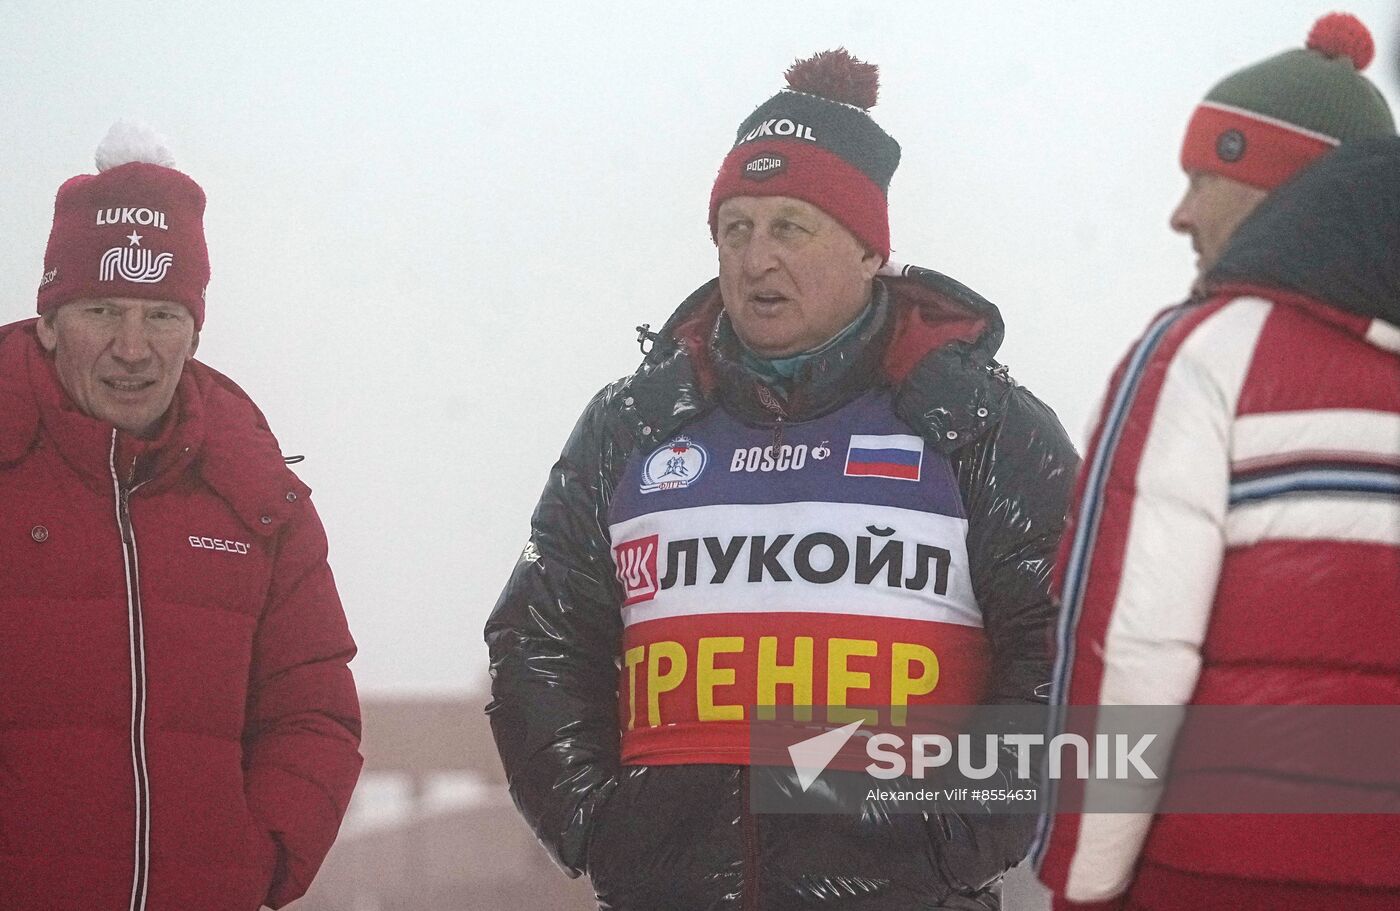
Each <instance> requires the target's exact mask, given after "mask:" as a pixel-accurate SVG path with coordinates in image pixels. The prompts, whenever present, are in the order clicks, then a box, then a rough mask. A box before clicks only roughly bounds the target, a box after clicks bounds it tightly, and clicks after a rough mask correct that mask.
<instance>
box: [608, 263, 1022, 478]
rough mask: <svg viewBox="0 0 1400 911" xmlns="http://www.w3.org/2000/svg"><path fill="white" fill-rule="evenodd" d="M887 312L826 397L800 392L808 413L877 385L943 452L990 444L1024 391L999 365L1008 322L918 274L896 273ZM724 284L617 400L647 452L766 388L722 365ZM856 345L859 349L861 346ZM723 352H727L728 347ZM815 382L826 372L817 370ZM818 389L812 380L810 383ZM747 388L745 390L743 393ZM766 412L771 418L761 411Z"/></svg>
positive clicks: (955, 287)
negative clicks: (891, 391) (1012, 400)
mask: <svg viewBox="0 0 1400 911" xmlns="http://www.w3.org/2000/svg"><path fill="white" fill-rule="evenodd" d="M877 281H879V282H880V283H881V285H882V286H883V288H884V292H885V294H886V295H887V296H888V303H887V304H886V308H887V312H886V313H885V314H884V315H883V316H882V317H881V318H880V319H878V320H872V325H871V326H870V327H867V329H866V331H863V332H862V333H861V334H860V336H859V341H860V344H859V346H858V347H859V350H858V351H851V352H847V353H846V354H845V356H844V357H843V360H842V363H841V365H840V366H841V367H844V368H845V369H838V370H835V371H834V372H833V368H832V367H831V366H830V365H829V366H828V367H827V369H826V372H827V374H828V376H829V378H823V383H830V384H831V385H830V386H829V387H824V391H823V392H822V394H821V395H820V396H813V395H812V393H810V392H807V391H804V390H803V388H802V386H801V385H799V386H798V387H797V389H796V390H795V391H794V396H797V397H799V398H798V404H799V405H801V406H802V407H803V409H804V411H803V413H802V414H801V415H800V416H798V417H796V418H794V419H802V417H808V416H814V415H815V414H820V413H822V411H820V410H814V411H807V410H806V409H819V408H823V407H825V409H826V410H830V408H831V407H833V405H832V402H833V401H834V402H835V403H836V404H837V405H839V404H841V403H843V402H845V401H849V400H850V399H851V398H853V397H854V396H855V395H858V394H860V393H861V392H864V391H865V390H866V389H869V388H871V387H873V386H876V385H888V386H893V387H895V389H896V397H895V408H896V410H897V411H898V413H899V415H900V417H901V418H903V419H904V420H905V421H906V422H908V423H909V425H910V426H911V427H913V428H914V429H915V430H917V431H918V432H919V433H920V434H921V435H923V436H924V437H925V438H926V439H927V440H929V441H930V442H931V443H932V444H933V445H934V446H936V447H937V448H938V449H940V450H941V451H943V452H951V451H953V450H955V449H958V448H960V447H962V446H966V445H968V444H970V443H973V442H975V441H976V440H978V439H980V438H981V437H982V436H983V435H984V434H985V433H986V431H987V430H988V428H990V427H991V426H993V425H994V424H995V423H996V422H997V421H998V420H999V419H1000V418H1001V414H1002V412H1003V409H1004V403H1005V401H1006V397H1007V395H1009V393H1010V390H1011V388H1012V387H1013V386H1014V385H1015V384H1014V382H1013V381H1012V380H1011V378H1010V377H1009V376H1008V375H1007V373H1006V370H1005V368H1004V367H1002V366H1001V365H1000V364H998V363H997V362H996V360H995V354H996V351H997V348H998V347H1000V345H1001V341H1002V338H1003V336H1004V331H1005V330H1004V327H1003V323H1002V319H1001V314H1000V312H999V311H998V310H997V308H996V306H995V305H994V304H992V303H991V302H990V301H988V300H987V299H986V298H984V297H982V296H981V295H980V294H977V293H976V292H975V291H972V290H971V289H970V288H967V287H966V286H965V285H963V284H961V283H959V282H957V281H954V280H953V279H951V278H949V277H947V276H946V275H943V274H941V273H938V272H935V271H933V270H932V269H922V268H919V267H917V266H900V265H895V264H888V265H886V266H885V267H884V268H883V269H881V271H880V276H879V278H878V279H877ZM722 313H723V303H722V301H721V299H720V294H719V281H718V279H712V280H711V281H709V282H707V283H706V284H704V285H702V286H701V287H700V288H699V289H697V290H696V291H695V292H694V293H693V294H691V295H690V296H689V297H688V298H686V300H685V301H684V302H682V303H681V305H680V307H679V308H677V310H676V311H675V313H674V314H672V316H671V318H670V319H669V320H667V321H666V325H665V326H663V327H662V329H661V331H660V332H659V333H658V336H657V341H656V344H655V345H654V346H653V347H652V349H651V351H650V352H648V354H647V356H646V358H645V359H644V360H643V361H642V364H641V366H640V367H638V369H637V371H636V372H635V373H633V374H632V376H630V377H628V378H627V379H626V380H624V381H623V383H622V385H621V387H620V389H619V391H618V395H617V401H618V403H619V407H620V408H621V411H622V413H623V416H624V417H625V418H626V419H627V420H628V422H629V424H630V425H631V429H632V432H633V434H634V435H635V436H636V437H637V438H638V440H640V441H641V442H643V443H644V444H659V443H660V442H663V441H665V440H666V439H669V438H670V437H671V435H673V434H674V433H675V431H676V430H678V429H679V428H680V427H681V426H683V425H684V424H687V423H689V422H691V421H693V420H695V419H696V418H698V417H699V416H701V415H702V414H704V413H705V412H707V411H708V410H710V409H711V408H713V407H715V406H716V405H717V404H719V403H720V402H721V401H723V402H724V404H725V405H726V406H727V407H731V408H734V407H736V406H735V403H736V402H738V403H740V404H739V407H741V408H745V409H746V410H745V411H743V412H741V416H744V414H746V413H747V408H746V405H745V403H746V402H748V401H750V397H751V400H752V401H757V400H758V393H757V390H755V389H753V388H752V387H753V386H757V385H761V384H759V383H758V382H757V380H756V379H754V378H753V375H752V374H751V373H749V372H748V371H746V370H743V368H742V367H739V370H740V371H742V374H737V373H734V372H733V370H732V367H734V366H737V365H736V364H729V363H726V362H725V360H724V359H717V357H716V354H717V351H716V345H715V344H712V340H713V339H714V338H715V336H716V333H717V331H718V330H719V329H720V325H721V322H722V321H721V315H722ZM853 341H854V340H853ZM719 347H720V348H721V349H722V347H723V346H722V345H720V346H719ZM808 367H809V368H810V369H811V370H812V371H813V375H814V376H816V375H818V374H820V373H821V372H822V371H821V368H820V367H817V366H816V364H815V363H814V364H812V365H808ZM809 380H810V378H809ZM735 384H737V386H736V385H735ZM758 407H759V409H761V410H760V411H759V412H758V413H759V414H762V415H765V416H767V415H771V414H773V412H772V411H771V409H769V408H767V407H764V406H763V405H762V404H761V403H760V404H759V406H758Z"/></svg>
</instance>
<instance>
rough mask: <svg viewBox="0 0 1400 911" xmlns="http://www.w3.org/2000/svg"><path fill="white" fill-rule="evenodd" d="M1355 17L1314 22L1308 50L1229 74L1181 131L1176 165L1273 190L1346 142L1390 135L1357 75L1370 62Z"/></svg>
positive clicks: (1386, 117) (1385, 117)
mask: <svg viewBox="0 0 1400 911" xmlns="http://www.w3.org/2000/svg"><path fill="white" fill-rule="evenodd" d="M1375 53H1376V48H1375V43H1374V42H1373V41H1372V40H1371V33H1370V32H1369V31H1368V30H1367V29H1366V26H1365V25H1363V24H1362V23H1361V21H1360V20H1359V19H1357V18H1356V17H1355V16H1352V15H1349V14H1347V13H1330V14H1328V15H1326V16H1323V17H1322V18H1321V19H1319V20H1317V23H1316V24H1314V25H1313V28H1312V31H1311V32H1310V33H1309V34H1308V40H1307V46H1306V47H1303V48H1298V49H1296V50H1291V51H1284V52H1283V53H1282V54H1279V55H1278V56H1276V57H1270V58H1269V59H1267V60H1264V61H1262V62H1260V63H1256V64H1255V65H1254V66H1250V67H1246V68H1245V69H1242V70H1240V71H1239V72H1237V73H1233V74H1231V75H1229V76H1227V77H1225V79H1223V80H1222V81H1221V82H1220V83H1218V84H1217V85H1216V86H1215V88H1213V89H1211V90H1210V92H1209V94H1207V95H1206V97H1205V100H1204V101H1202V102H1201V104H1200V106H1198V107H1197V108H1196V112H1195V114H1193V115H1192V117H1191V122H1190V124H1189V125H1188V126H1187V128H1186V140H1185V142H1184V143H1183V144H1182V148H1181V166H1182V168H1183V169H1185V170H1186V171H1187V172H1191V171H1206V172H1210V173H1213V174H1219V175H1221V176H1223V177H1228V178H1230V179H1231V180H1237V181H1239V182H1240V183H1245V184H1249V185H1250V186H1254V187H1259V188H1260V189H1264V190H1272V189H1273V188H1274V187H1277V186H1278V185H1279V184H1281V183H1283V182H1284V181H1286V180H1288V179H1289V178H1290V177H1292V176H1293V175H1294V174H1296V173H1297V172H1298V171H1299V170H1300V169H1302V168H1303V167H1304V166H1305V165H1307V164H1309V163H1311V162H1312V161H1314V160H1316V159H1318V158H1320V157H1322V156H1323V155H1325V154H1326V153H1327V152H1329V151H1330V150H1332V149H1333V148H1336V147H1337V146H1338V145H1341V144H1342V143H1344V142H1350V141H1352V140H1354V139H1365V138H1368V137H1372V136H1392V135H1394V134H1395V120H1394V118H1393V117H1392V116H1391V113H1390V107H1389V106H1388V105H1387V104H1386V102H1385V99H1384V98H1383V97H1381V93H1380V92H1379V91H1378V90H1377V89H1376V87H1375V86H1374V85H1373V84H1372V83H1371V82H1370V80H1368V79H1367V78H1366V77H1365V76H1362V75H1361V70H1364V69H1365V68H1366V66H1367V64H1369V63H1370V62H1371V58H1372V57H1374V56H1375Z"/></svg>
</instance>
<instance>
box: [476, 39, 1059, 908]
mask: <svg viewBox="0 0 1400 911" xmlns="http://www.w3.org/2000/svg"><path fill="white" fill-rule="evenodd" d="M787 75H788V83H789V89H786V90H784V91H781V92H779V93H778V94H777V95H775V96H774V97H773V98H771V99H770V100H769V101H767V102H765V103H764V104H763V105H761V106H760V107H759V108H758V109H757V110H755V111H754V112H753V114H751V115H750V116H749V117H748V118H747V119H746V120H745V121H744V123H743V124H742V125H741V126H740V127H739V130H738V134H737V137H736V141H735V143H734V145H733V147H732V149H731V150H730V152H729V154H728V156H727V157H726V158H725V161H724V163H723V164H722V166H721V168H720V173H719V176H718V178H717V180H716V182H715V186H714V191H713V193H712V195H711V200H710V224H711V230H712V233H713V235H714V238H715V241H716V244H717V246H718V249H719V278H718V279H717V280H715V281H711V282H709V283H707V284H706V285H704V286H703V287H701V288H700V289H699V290H698V291H696V292H695V293H694V294H693V295H691V297H690V298H689V299H687V300H686V301H685V302H684V303H683V304H682V305H681V306H680V308H679V310H677V312H676V313H675V315H673V316H672V317H671V319H670V320H669V321H668V322H667V324H666V326H665V327H664V328H663V329H662V331H661V332H660V333H659V335H658V336H657V337H656V339H655V344H654V347H653V348H652V350H651V351H650V352H649V353H648V354H647V357H646V358H645V360H644V361H643V363H642V364H641V366H640V367H639V368H638V369H637V371H636V372H635V373H634V374H632V375H631V376H630V377H627V378H626V379H624V380H621V381H620V382H618V383H615V384H613V385H611V386H609V387H607V388H606V389H604V390H603V391H601V392H600V393H599V394H598V395H597V396H596V397H595V398H594V399H593V401H592V402H591V403H590V404H589V405H588V407H587V409H586V410H585V411H584V414H583V416H582V418H581V419H580V421H579V423H578V426H577V427H576V429H575V430H574V433H573V435H572V437H571V438H570V440H569V441H568V443H567V444H566V446H565V449H564V453H563V455H562V456H561V457H560V460H559V461H558V462H557V463H556V464H555V466H554V469H553V471H552V473H551V475H550V479H549V481H548V483H547V485H546V488H545V491H544V493H543V495H542V497H541V499H540V503H539V506H538V507H537V509H536V511H535V515H534V518H533V521H532V529H531V537H530V542H529V544H528V545H527V546H526V548H525V552H524V554H523V555H522V557H521V560H520V562H519V563H518V564H517V566H516V568H515V571H514V573H513V574H512V576H511V579H510V581H509V583H508V584H507V586H506V589H505V591H504V592H503V593H502V595H501V598H500V600H499V602H498V603H497V605H496V608H495V611H494V613H493V614H492V616H491V619H490V620H489V621H488V623H487V628H486V639H487V642H488V644H489V645H490V649H491V659H492V672H493V675H494V685H493V696H494V699H493V701H492V703H491V705H490V707H489V708H488V712H489V713H490V715H491V720H492V727H493V730H494V732H495V736H496V742H497V746H498V748H499V750H500V753H501V758H502V761H503V763H504V764H505V767H506V771H507V774H508V776H509V779H510V787H511V793H512V795H513V797H514V798H515V801H516V804H517V806H518V807H519V808H520V810H521V812H522V813H523V814H524V816H525V818H526V820H527V821H528V822H529V823H530V825H531V826H532V827H533V828H534V830H535V832H536V833H537V834H538V836H539V838H540V840H541V841H542V842H543V843H544V845H545V846H546V848H548V849H549V851H550V853H551V854H552V856H553V857H554V858H555V859H556V861H558V862H559V864H560V865H561V866H562V867H563V868H564V869H565V870H566V871H568V872H569V873H570V874H571V875H577V874H578V873H580V872H584V871H586V872H587V873H588V874H589V876H590V877H591V878H592V880H593V884H594V887H595V889H596V891H597V894H598V898H599V901H600V904H601V906H602V907H604V908H610V909H659V908H666V909H689V908H695V909H701V908H704V909H711V908H735V909H738V908H744V909H753V908H762V909H764V911H776V909H796V908H807V907H816V906H820V907H823V908H861V909H895V908H914V907H918V908H936V907H969V906H970V907H981V908H986V907H992V908H994V907H996V906H997V893H996V888H997V882H998V880H999V878H1000V876H1001V874H1002V873H1003V872H1004V871H1005V870H1006V869H1007V868H1009V867H1010V866H1012V865H1014V864H1015V863H1017V862H1018V861H1019V860H1020V859H1021V857H1022V856H1023V855H1024V853H1025V850H1026V847H1027V845H1028V843H1029V839H1030V835H1031V830H1032V828H1033V822H1034V820H1033V818H1032V817H1029V816H1023V817H1016V816H995V815H990V814H987V813H984V812H976V813H966V812H963V813H959V812H954V811H953V810H952V809H946V808H939V809H935V810H933V811H930V812H924V813H913V814H907V813H906V814H894V813H884V812H867V813H863V814H841V813H832V814H830V815H818V816H794V815H778V814H775V815H759V814H755V813H754V812H751V810H750V807H749V795H750V770H751V768H753V767H754V766H756V765H758V763H756V762H755V763H752V764H751V759H752V757H751V756H750V750H749V746H750V744H749V722H750V721H751V720H752V717H751V715H752V712H753V707H754V706H760V705H777V706H804V705H824V706H828V707H829V708H828V713H829V714H828V715H827V716H826V717H827V719H839V718H842V717H844V718H847V719H848V720H849V718H850V717H857V718H858V717H861V715H860V713H859V712H858V710H856V709H854V708H852V707H853V706H861V705H863V706H872V705H873V706H878V705H886V706H897V705H922V704H943V705H971V704H979V703H983V704H1012V705H1037V704H1041V703H1042V702H1043V700H1044V685H1045V684H1046V682H1047V681H1048V679H1049V676H1048V670H1049V668H1048V658H1047V655H1046V648H1047V642H1048V636H1047V628H1048V626H1049V624H1050V623H1051V622H1052V620H1053V614H1054V608H1053V606H1052V603H1051V600H1050V598H1049V596H1048V592H1047V588H1048V575H1049V570H1050V561H1051V558H1052V556H1053V554H1054V552H1055V547H1056V544H1057V542H1058V539H1059V536H1060V532H1061V527H1062V523H1063V517H1064V512H1065V503H1066V500H1067V497H1068V494H1069V486H1070V483H1071V480H1072V477H1073V474H1074V471H1075V468H1076V466H1077V458H1076V456H1075V454H1074V451H1073V448H1072V447H1071V445H1070V443H1069V441H1068V440H1067V438H1066V437H1065V434H1064V432H1063V430H1062V428H1061V427H1060V425H1059V423H1058V421H1057V420H1056V419H1055V417H1054V415H1053V414H1052V413H1051V412H1050V410H1049V409H1048V408H1046V407H1045V406H1044V405H1042V404H1041V403H1040V402H1039V401H1038V400H1036V399H1035V397H1034V396H1032V395H1031V394H1030V393H1029V392H1027V391H1026V390H1024V389H1022V388H1020V387H1019V386H1017V385H1016V384H1015V383H1014V382H1013V381H1012V380H1011V379H1010V378H1009V377H1008V375H1007V373H1006V370H1005V368H1003V367H1001V366H1000V365H998V364H997V363H996V361H995V360H994V359H993V355H994V354H995V352H996V349H997V347H998V345H999V344H1000V342H1001V339H1002V332H1003V330H1002V322H1001V317H1000V314H999V313H998V312H997V309H996V308H995V307H994V306H993V305H992V304H990V303H989V302H987V301H986V300H984V299H983V298H982V297H980V296H979V295H977V294H975V293H973V292H972V291H970V290H969V289H967V288H965V287H963V286H962V285H960V284H958V283H957V282H955V281H953V280H951V279H949V278H946V277H945V276H942V275H939V274H938V273H936V272H932V271H928V270H923V269H915V268H902V269H901V268H896V267H893V266H891V265H890V264H889V263H888V259H889V249H890V244H889V226H888V217H887V205H886V191H887V189H888V186H889V180H890V177H891V175H892V174H893V172H894V169H895V167H896V166H897V164H898V161H899V146H898V144H897V143H896V142H895V141H894V140H893V139H892V138H890V137H889V135H888V134H886V133H885V132H884V131H883V130H882V129H880V127H879V126H878V125H876V124H875V122H874V121H873V120H872V119H871V118H870V116H869V114H868V113H867V110H868V109H869V108H870V107H871V106H873V104H874V103H875V89H876V71H875V67H873V66H871V65H868V64H864V63H861V62H860V61H858V60H855V59H854V58H852V57H850V56H849V55H847V54H846V53H845V52H844V51H835V52H828V53H824V54H819V55H817V56H815V57H813V58H811V59H809V60H806V61H802V62H800V63H798V64H796V65H795V66H794V67H793V68H792V69H791V70H789V72H788V74H787ZM843 713H844V714H843ZM788 771H789V772H790V771H791V770H790V769H789V770H788ZM877 809H878V808H877ZM969 903H972V904H969Z"/></svg>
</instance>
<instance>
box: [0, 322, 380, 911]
mask: <svg viewBox="0 0 1400 911" xmlns="http://www.w3.org/2000/svg"><path fill="white" fill-rule="evenodd" d="M33 325H34V320H27V321H24V322H21V323H16V324H13V325H10V326H6V327H3V328H0V896H3V899H0V904H3V906H4V907H5V908H6V909H9V911H37V909H40V908H42V909H53V908H65V909H67V908H91V909H123V911H125V909H128V908H130V909H144V911H176V909H178V911H188V909H196V908H197V909H200V911H218V909H228V911H235V909H236V911H253V909H256V908H258V906H259V905H260V904H262V903H264V902H266V903H267V904H269V905H271V906H273V907H279V906H281V905H283V904H285V903H287V902H289V901H291V900H292V899H294V898H296V897H298V896H299V895H301V894H302V893H303V892H304V891H305V890H306V888H307V886H308V885H309V884H310V882H311V878H312V877H313V876H314V875H315V872H316V869H317V868H318V867H319V866H320V863H321V860H322V858H323V857H324V856H325V854H326V851H327V850H328V849H329V848H330V845H331V842H332V841H333V840H334V838H335V834H336V831H337V829H338V827H339V825H340V819H341V816H342V815H343V814H344V811H345V808H346V804H347V803H348V801H349V798H350V792H351V790H352V788H353V787H354V784H355V779H356V778H357V776H358V775H359V769H360V756H359V752H358V744H359V727H360V721H359V704H358V701H357V699H356V695H355V685H354V681H353V680H352V679H351V676H350V670H349V668H348V667H347V663H348V662H349V660H350V658H351V657H352V656H353V655H354V653H355V646H354V643H353V641H352V640H351V638H350V633H349V631H348V629H347V628H346V624H345V616H344V613H343V611H342V610H341V606H340V600H339V598H338V596H337V594H336V590H335V583H334V581H333V580H332V578H331V572H330V568H329V567H328V566H327V564H326V538H325V532H324V531H323V529H322V527H321V522H320V520H319V519H318V518H317V516H316V511H315V509H314V508H313V507H312V505H311V502H310V500H309V499H308V497H307V494H308V493H309V491H308V489H307V487H306V486H305V485H303V484H302V483H301V482H300V481H298V480H297V479H296V477H295V476H294V475H293V474H292V473H291V472H290V471H289V470H288V469H287V468H286V467H285V465H284V464H283V460H282V456H281V452H280V451H279V449H278V447H277V442H276V440H275V439H274V438H273V436H272V433H271V432H270V431H269V430H268V428H267V425H266V423H265V421H264V419H263V417H262V414H261V413H260V412H259V411H258V409H257V408H256V406H254V405H253V403H252V402H251V401H249V400H248V398H247V397H246V396H245V395H244V393H243V392H242V390H240V389H239V388H238V387H237V386H235V385H234V384H233V383H232V382H230V381H229V380H228V379H226V378H225V377H223V376H222V375H220V374H219V373H217V372H215V371H214V370H211V369H210V368H208V367H206V366H204V365H203V364H200V363H198V362H197V361H190V362H189V363H188V364H187V365H186V368H185V371H184V375H183V376H182V378H181V380H180V385H179V388H178V392H177V395H176V400H175V403H174V407H175V409H176V413H175V416H174V419H173V420H168V421H167V422H166V427H165V430H164V432H163V434H162V436H161V438H160V439H158V440H156V441H153V442H150V443H143V442H141V441H136V440H133V439H131V438H129V437H127V436H126V435H125V434H122V433H118V432H116V431H115V430H114V429H113V428H112V427H111V426H110V425H105V424H102V423H100V422H98V421H95V420H93V419H91V418H88V417H87V416H85V415H83V414H82V413H81V412H79V411H77V410H76V409H75V408H74V407H73V406H72V405H71V404H69V403H68V400H67V397H66V395H65V393H64V392H63V390H62V388H61V386H60V385H59V383H58V379H57V375H56V373H55V372H54V369H53V366H52V363H51V361H50V359H49V358H48V357H46V356H45V355H44V353H43V351H42V349H41V348H40V346H39V344H38V341H37V338H36V337H35V334H34V329H33Z"/></svg>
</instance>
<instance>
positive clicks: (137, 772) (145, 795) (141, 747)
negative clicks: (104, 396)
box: [107, 429, 151, 911]
mask: <svg viewBox="0 0 1400 911" xmlns="http://www.w3.org/2000/svg"><path fill="white" fill-rule="evenodd" d="M107 464H108V467H109V468H110V469H111V472H112V492H113V498H114V501H115V504H116V511H117V532H118V534H119V535H120V536H121V542H122V565H123V568H124V569H125V571H126V617H127V630H128V635H129V640H130V651H131V768H132V775H133V777H134V787H135V794H136V813H135V835H134V837H135V850H134V852H133V854H134V866H133V869H132V874H131V904H130V911H145V908H146V892H147V889H148V887H149V883H148V877H149V875H150V870H151V794H150V791H151V783H150V778H149V774H148V772H147V768H146V633H145V628H144V625H143V622H142V617H141V567H140V564H139V562H138V561H137V557H136V530H135V529H134V528H133V527H132V524H131V509H130V498H131V494H132V493H133V492H134V491H135V490H136V489H137V488H139V487H140V486H141V485H140V484H134V485H133V484H131V481H132V480H134V479H135V463H133V466H132V467H133V470H132V477H131V478H130V479H128V482H127V484H125V485H124V484H122V482H121V478H120V477H119V476H118V475H117V431H116V430H115V429H113V430H112V448H111V451H110V452H109V454H108V457H107ZM143 483H144V482H143Z"/></svg>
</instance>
